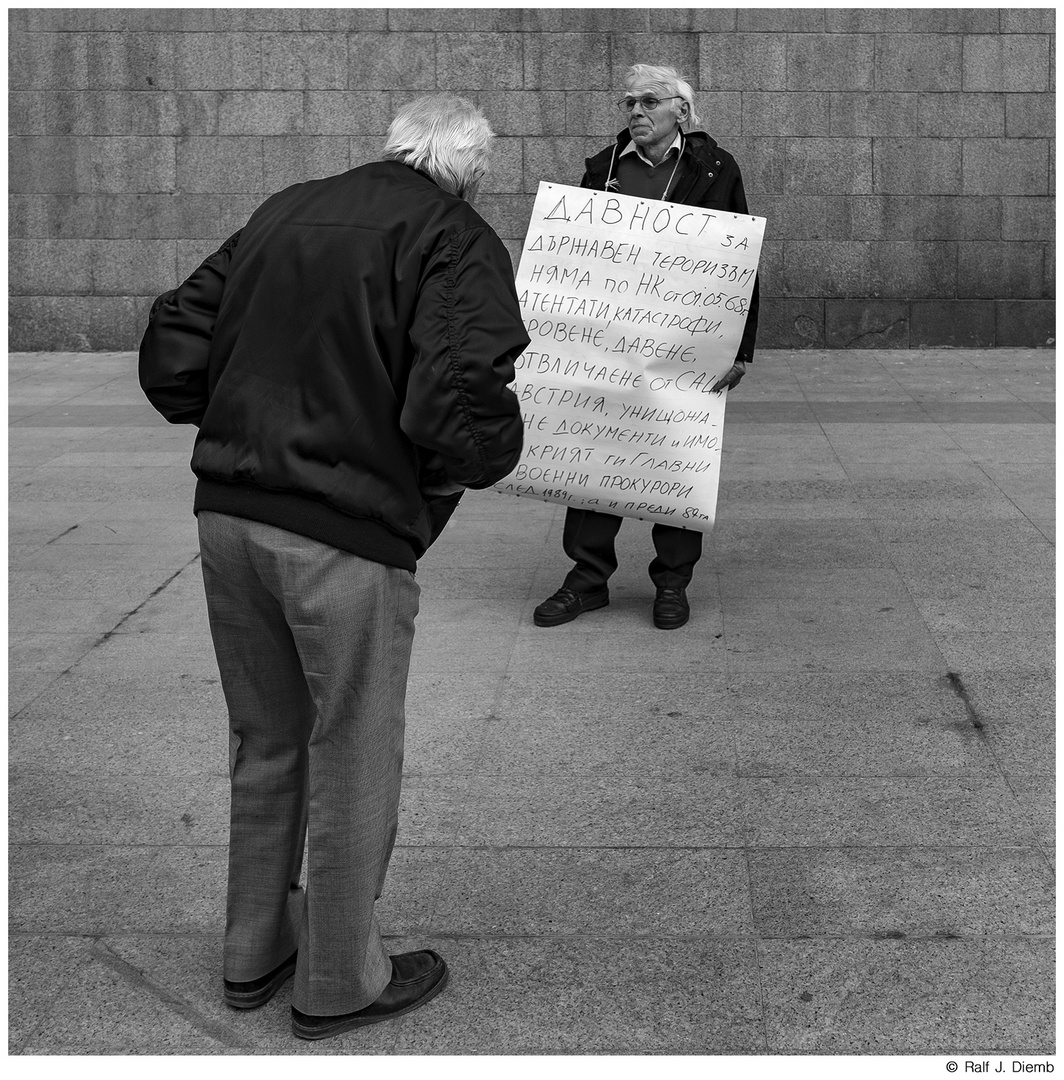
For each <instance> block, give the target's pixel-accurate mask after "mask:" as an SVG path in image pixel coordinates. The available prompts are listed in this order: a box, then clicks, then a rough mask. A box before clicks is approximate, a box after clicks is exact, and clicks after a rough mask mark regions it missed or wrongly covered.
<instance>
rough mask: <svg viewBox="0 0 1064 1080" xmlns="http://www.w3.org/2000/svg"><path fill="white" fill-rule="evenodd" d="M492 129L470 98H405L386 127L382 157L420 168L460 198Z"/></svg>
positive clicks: (478, 172)
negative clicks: (385, 139)
mask: <svg viewBox="0 0 1064 1080" xmlns="http://www.w3.org/2000/svg"><path fill="white" fill-rule="evenodd" d="M494 137H495V133H494V132H493V131H492V130H491V127H490V125H489V124H488V121H487V119H486V118H485V116H484V114H483V113H482V112H481V111H480V109H478V108H477V107H476V105H474V104H473V103H472V102H471V101H467V100H466V99H465V98H462V97H457V96H456V95H454V94H429V95H427V96H425V97H419V98H415V99H414V100H413V101H408V102H407V103H406V104H405V105H404V106H403V107H402V108H401V109H400V110H399V111H398V112H397V113H396V114H395V119H394V120H392V123H391V126H390V127H389V128H388V139H387V142H386V143H385V145H384V154H383V156H384V159H385V160H390V161H401V162H403V164H405V165H410V166H411V167H412V168H415V169H420V170H421V171H422V172H424V173H427V174H428V175H429V176H431V177H432V179H433V180H435V181H436V183H437V184H439V185H440V187H442V188H445V189H446V190H448V191H450V192H451V193H452V194H454V195H458V196H459V197H460V198H467V197H471V196H472V194H473V193H475V191H476V187H477V184H478V183H479V182H480V178H481V177H482V176H483V175H484V171H485V169H486V168H487V164H488V151H489V149H490V147H491V141H492V139H493V138H494Z"/></svg>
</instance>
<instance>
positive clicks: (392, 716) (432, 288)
mask: <svg viewBox="0 0 1064 1080" xmlns="http://www.w3.org/2000/svg"><path fill="white" fill-rule="evenodd" d="M491 139H492V132H491V129H490V128H489V126H488V123H487V121H486V120H485V119H484V117H483V115H482V114H481V113H480V112H479V110H477V109H476V108H475V107H474V106H473V105H471V104H470V103H469V102H467V101H465V100H463V99H461V98H454V97H450V96H446V95H439V96H435V97H429V98H421V99H418V100H416V101H413V102H411V103H410V104H408V105H406V106H404V107H403V108H402V109H401V110H400V112H399V113H398V114H397V115H396V117H395V119H394V121H393V122H392V125H391V128H390V130H389V133H388V140H387V144H386V147H385V150H384V160H383V161H379V162H376V163H374V164H370V165H364V166H362V167H361V168H357V169H353V170H351V171H349V172H345V173H343V174H341V175H339V176H332V177H328V178H326V179H323V180H314V181H311V182H309V183H304V184H297V185H295V186H293V187H290V188H287V189H286V190H284V191H282V192H280V193H279V194H277V195H275V196H273V197H272V198H270V199H268V200H267V201H266V202H265V203H263V205H262V206H260V207H259V209H258V210H256V211H255V213H254V214H253V215H252V216H251V218H250V220H249V221H248V222H247V224H246V225H245V226H244V228H243V229H241V230H240V232H239V233H237V234H236V235H235V236H233V237H230V239H229V240H227V241H226V243H225V244H224V245H223V246H222V247H221V249H220V250H219V251H217V252H216V253H215V254H214V255H212V256H211V257H210V258H208V259H207V260H206V261H205V262H204V263H203V264H202V265H201V266H200V267H199V269H197V270H196V271H195V272H194V273H193V274H192V276H191V277H190V278H189V279H188V280H187V281H185V282H184V283H183V284H182V285H181V286H180V287H179V288H177V289H176V290H174V291H173V292H171V293H168V294H165V295H164V296H162V297H160V298H159V300H157V301H156V303H155V306H154V308H153V310H152V315H151V319H150V323H149V327H148V330H147V332H146V333H145V336H144V340H143V342H142V344H141V353H140V377H141V385H142V387H143V388H144V391H145V392H146V394H147V395H148V397H149V399H150V400H151V402H152V404H153V405H154V406H155V407H156V408H157V409H158V410H159V412H161V413H162V414H163V416H165V417H166V418H167V419H168V420H170V421H171V422H173V423H190V424H195V425H197V427H198V428H199V432H198V435H197V438H196V442H195V448H194V450H193V454H192V470H193V472H194V473H195V474H196V476H197V478H198V483H197V487H196V497H195V507H194V509H195V512H196V514H197V517H198V522H199V532H200V551H201V555H202V563H203V579H204V588H205V592H206V597H207V608H208V614H209V617H210V626H211V635H212V637H213V639H214V646H215V652H216V655H217V659H218V667H219V671H220V673H221V679H222V687H223V690H224V693H225V699H226V704H227V707H228V712H229V727H230V779H231V821H230V839H229V884H228V899H227V907H226V927H225V945H224V957H223V968H224V972H223V974H224V995H225V1000H226V1001H227V1002H228V1003H229V1004H230V1005H232V1006H234V1007H236V1008H254V1007H256V1006H259V1005H262V1004H264V1003H265V1002H267V1001H268V1000H269V999H270V998H271V997H272V996H273V995H274V994H275V993H276V992H277V990H278V989H279V988H280V986H281V985H282V984H283V983H284V982H285V981H286V980H287V979H288V978H289V977H291V976H293V975H294V976H295V982H294V985H293V991H292V1006H293V1007H292V1030H293V1032H294V1033H295V1034H296V1035H298V1036H301V1037H302V1038H306V1039H320V1038H327V1037H329V1036H332V1035H336V1034H339V1033H340V1032H342V1031H347V1030H349V1029H351V1028H354V1027H359V1026H361V1025H364V1024H371V1023H375V1022H377V1021H380V1020H387V1019H389V1018H391V1017H395V1016H400V1015H402V1014H404V1013H407V1012H410V1011H411V1010H412V1009H415V1008H417V1007H418V1006H420V1005H423V1004H424V1003H425V1002H427V1001H428V1000H430V999H431V998H432V997H433V996H434V995H435V994H437V993H438V992H439V991H440V990H441V989H442V988H443V986H444V983H445V981H446V978H447V966H446V964H445V963H444V961H443V959H442V958H441V957H439V956H438V955H437V954H436V953H435V952H433V951H432V950H422V951H417V952H409V953H403V954H400V955H397V956H389V955H388V953H387V951H386V950H385V947H384V944H383V942H382V940H381V931H380V928H379V926H378V923H377V918H376V914H375V904H376V901H377V899H378V898H379V897H380V895H381V891H382V889H383V887H384V878H385V873H386V871H387V867H388V862H389V859H390V857H391V853H392V846H393V843H394V841H395V835H396V823H397V816H398V803H399V788H400V780H401V775H402V762H403V730H404V701H405V693H406V682H407V673H408V669H409V662H410V652H411V644H412V641H413V634H414V617H415V615H416V614H417V610H418V595H419V588H418V585H417V583H416V581H415V578H414V571H415V570H416V568H417V560H418V558H419V557H420V556H421V555H423V554H424V553H425V551H426V550H427V548H428V547H429V545H430V544H431V543H432V542H433V541H434V540H435V539H436V537H437V536H438V535H439V532H440V530H441V529H442V528H443V526H444V524H445V523H446V521H447V519H448V517H449V516H450V514H451V512H452V511H453V510H454V508H455V506H456V504H457V502H458V499H459V498H460V497H461V493H462V491H463V490H464V489H465V488H485V487H488V486H490V485H491V484H493V483H494V482H496V481H497V480H499V479H501V478H502V477H503V476H505V475H506V474H507V473H509V472H510V471H511V470H512V469H513V468H514V466H515V465H516V463H517V460H518V457H519V456H520V451H521V441H522V424H521V417H520V411H519V408H518V404H517V399H516V397H515V396H514V394H513V392H512V391H511V389H510V388H509V386H508V384H509V383H510V382H512V381H513V378H514V361H515V359H516V358H517V357H518V356H520V354H521V352H522V351H523V350H524V349H525V347H526V346H527V345H528V341H529V339H528V336H527V334H526V333H525V329H524V325H523V323H522V321H521V312H520V308H519V306H518V302H517V294H516V292H515V289H514V283H513V269H512V266H511V263H510V258H509V255H508V254H507V252H506V249H505V248H504V246H503V244H502V242H501V241H500V240H499V238H498V237H497V236H496V234H495V233H494V232H493V231H492V229H491V228H490V227H489V226H488V225H487V224H486V223H485V222H484V220H483V219H482V218H481V217H480V216H479V215H478V214H477V213H476V212H475V211H474V210H473V209H472V207H471V205H470V201H471V199H472V198H473V196H474V194H475V192H476V189H477V185H478V183H479V181H480V178H481V176H482V175H483V172H484V168H485V165H486V162H487V156H488V150H489V146H490V142H491ZM305 841H306V842H307V844H308V854H307V859H308V861H307V878H306V887H305V888H303V887H302V886H301V885H300V870H301V866H302V863H303V855H304V842H305Z"/></svg>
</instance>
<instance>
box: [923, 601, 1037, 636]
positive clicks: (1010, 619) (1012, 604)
mask: <svg viewBox="0 0 1064 1080" xmlns="http://www.w3.org/2000/svg"><path fill="white" fill-rule="evenodd" d="M914 603H915V604H916V607H917V608H918V609H919V612H920V615H921V616H922V617H923V619H924V621H925V622H926V623H927V626H928V629H929V630H930V631H931V632H932V633H933V634H941V633H989V632H994V633H1003V632H1004V633H1020V632H1024V631H1027V632H1034V633H1052V632H1053V630H1054V628H1055V624H1056V619H1055V615H1056V612H1055V606H1056V605H1055V604H1054V603H1053V598H1052V597H1051V596H1044V597H1043V598H1042V599H1041V600H1024V601H1020V600H1008V599H1006V598H1003V597H999V598H996V599H993V600H991V599H988V598H987V597H983V596H965V597H952V598H948V599H947V598H945V597H924V598H919V599H917V600H915V601H914Z"/></svg>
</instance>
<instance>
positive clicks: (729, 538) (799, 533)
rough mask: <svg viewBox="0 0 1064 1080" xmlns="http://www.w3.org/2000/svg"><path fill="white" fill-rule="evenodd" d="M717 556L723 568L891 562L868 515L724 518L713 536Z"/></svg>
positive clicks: (851, 565) (879, 564) (876, 565)
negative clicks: (808, 518)
mask: <svg viewBox="0 0 1064 1080" xmlns="http://www.w3.org/2000/svg"><path fill="white" fill-rule="evenodd" d="M713 556H714V565H716V566H717V567H718V568H719V569H720V570H722V571H731V570H733V569H736V568H742V567H749V566H759V567H764V568H766V569H769V570H772V569H778V568H781V567H793V566H810V567H814V568H817V569H822V568H824V567H828V566H830V567H838V568H840V569H853V568H855V567H869V568H883V567H888V566H890V565H891V562H890V556H889V554H888V553H887V551H886V550H885V549H884V547H883V545H882V544H881V543H880V542H879V536H878V534H877V533H876V531H875V529H874V528H873V526H872V523H871V522H869V521H868V520H867V519H865V518H864V517H861V518H852V519H849V520H845V519H844V520H841V521H793V520H788V519H779V518H766V519H760V520H757V521H746V520H727V519H722V520H720V521H719V522H718V527H717V529H716V530H715V532H714V536H713Z"/></svg>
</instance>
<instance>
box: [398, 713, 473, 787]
mask: <svg viewBox="0 0 1064 1080" xmlns="http://www.w3.org/2000/svg"><path fill="white" fill-rule="evenodd" d="M487 726H488V720H487V719H486V718H477V719H468V718H458V719H455V718H454V717H450V716H447V715H445V714H441V713H440V712H439V711H437V710H436V709H424V710H423V711H421V712H418V713H417V714H415V715H413V716H412V715H411V714H410V712H409V710H408V712H407V717H406V742H405V749H404V757H403V771H404V773H406V774H407V775H410V774H414V773H417V774H419V775H422V776H432V775H437V774H438V775H441V776H460V775H466V776H468V775H471V774H472V773H474V772H476V771H477V770H478V769H479V768H480V767H481V758H482V755H483V746H484V737H485V732H486V730H487Z"/></svg>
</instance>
